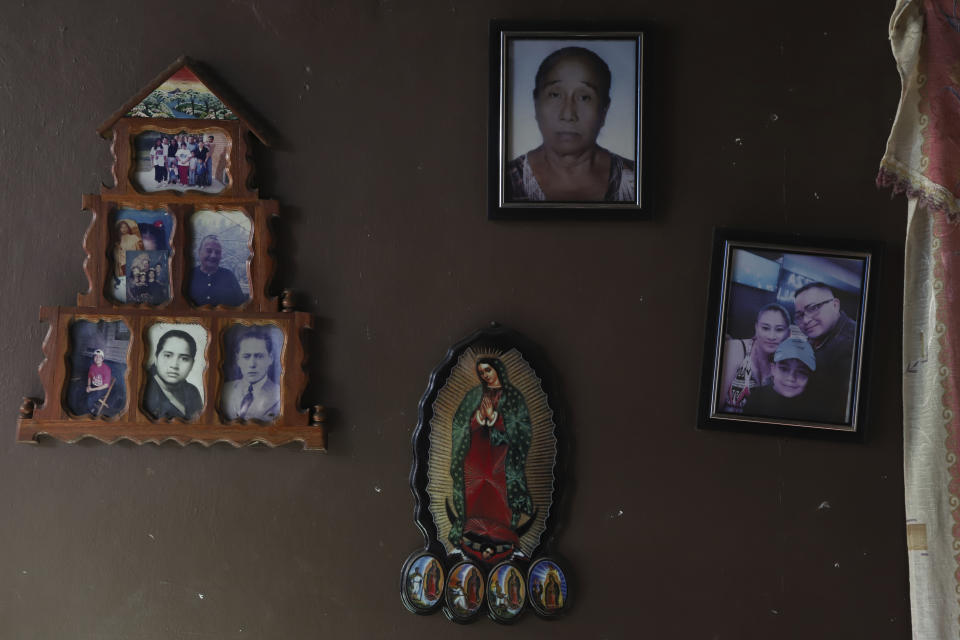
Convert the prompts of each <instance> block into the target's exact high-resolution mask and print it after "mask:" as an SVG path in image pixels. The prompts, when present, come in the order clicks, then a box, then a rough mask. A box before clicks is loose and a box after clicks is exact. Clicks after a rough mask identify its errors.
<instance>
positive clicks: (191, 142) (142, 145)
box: [132, 130, 229, 193]
mask: <svg viewBox="0 0 960 640" xmlns="http://www.w3.org/2000/svg"><path fill="white" fill-rule="evenodd" d="M228 146H229V142H228V138H227V136H226V134H224V133H223V132H222V131H220V130H203V131H186V130H183V131H180V132H179V133H176V134H173V133H163V132H161V131H144V132H143V133H141V134H139V135H137V136H136V138H135V139H134V144H133V148H134V153H135V154H136V157H135V158H134V173H133V176H132V177H133V180H132V182H133V184H134V186H135V187H136V188H137V189H138V190H139V191H142V192H145V193H153V192H155V191H166V190H174V191H186V190H188V189H195V190H199V191H203V192H205V193H220V192H221V191H223V190H224V189H225V188H226V186H227V183H228V182H229V178H227V175H226V173H227V172H226V157H227V147H228Z"/></svg>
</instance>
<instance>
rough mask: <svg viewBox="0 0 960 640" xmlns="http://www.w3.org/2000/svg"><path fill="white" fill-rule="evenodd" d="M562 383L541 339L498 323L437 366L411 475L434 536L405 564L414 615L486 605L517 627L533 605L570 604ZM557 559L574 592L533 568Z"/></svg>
mask: <svg viewBox="0 0 960 640" xmlns="http://www.w3.org/2000/svg"><path fill="white" fill-rule="evenodd" d="M555 388H556V383H555V382H554V381H553V379H552V377H551V370H550V368H549V367H547V366H546V364H545V361H544V358H543V356H542V354H541V353H540V352H539V350H538V349H537V347H536V346H535V345H533V344H532V343H530V342H529V341H528V340H526V339H525V338H523V337H522V336H520V335H519V334H517V333H515V332H513V331H510V330H508V329H506V328H504V327H500V326H499V325H494V326H491V327H490V328H488V329H484V330H481V331H478V332H477V333H475V334H473V335H472V336H470V337H468V338H466V339H465V340H463V341H461V342H460V343H458V344H456V345H454V346H453V347H451V348H450V350H449V351H448V352H447V356H446V358H445V359H444V361H443V362H442V363H441V364H440V365H439V366H438V367H437V368H436V369H435V370H434V371H433V374H432V375H431V376H430V383H429V385H428V388H427V391H426V393H425V394H424V396H423V398H422V399H421V401H420V409H419V414H418V415H419V418H418V424H417V428H416V430H415V432H414V441H413V446H414V464H413V469H412V471H411V476H410V482H411V487H412V489H413V493H414V495H415V496H416V509H415V514H416V523H417V526H418V527H419V528H420V530H421V532H422V533H423V534H424V538H425V543H426V544H425V548H424V549H421V550H418V551H416V552H414V553H413V554H411V555H410V557H409V558H408V560H407V562H406V563H405V564H404V567H403V569H402V578H401V598H402V600H403V603H404V605H405V606H406V607H407V608H408V609H409V610H410V611H412V612H414V613H419V614H426V613H432V612H433V611H436V610H438V609H440V608H441V607H442V608H443V611H444V614H445V615H446V616H447V617H448V618H449V619H451V620H453V621H454V622H470V621H472V620H473V619H475V618H476V617H477V616H478V615H480V613H481V612H483V611H486V613H487V615H488V616H489V617H491V618H493V619H494V620H496V621H497V622H500V623H504V624H510V623H512V622H515V621H516V619H517V618H518V617H519V616H520V615H521V614H522V613H523V612H524V611H525V610H528V609H530V610H533V611H534V612H536V613H537V614H538V615H541V616H544V617H553V616H556V615H559V614H561V613H563V612H564V611H565V610H566V606H567V605H566V603H567V600H566V597H565V594H566V591H565V590H566V577H565V573H564V570H563V569H562V563H559V561H557V559H556V557H555V556H553V555H552V554H549V553H548V550H549V549H550V548H551V546H552V539H551V522H550V514H551V511H552V510H553V509H554V507H555V505H556V492H557V488H558V486H557V485H558V478H557V473H556V469H557V468H559V460H560V458H561V457H562V448H561V447H560V446H559V444H560V441H561V436H560V434H559V425H560V424H561V423H562V417H563V412H562V411H561V410H560V406H558V405H559V396H558V395H557V393H556V392H555ZM548 557H549V558H550V562H551V564H552V566H553V567H554V568H555V570H554V573H555V574H556V579H557V580H558V581H559V580H560V579H562V580H563V585H564V596H563V597H560V596H559V593H558V592H556V590H555V589H553V588H552V586H551V589H550V592H549V594H548V595H544V591H543V589H542V588H541V587H542V586H543V582H542V577H543V576H541V575H540V573H536V572H533V573H531V568H532V567H534V566H537V563H538V562H540V561H542V560H544V559H546V558H548ZM534 579H536V581H537V582H536V583H535V584H534V583H529V584H528V580H534ZM550 584H551V585H553V582H551V583H550ZM557 584H559V582H557ZM541 596H542V597H543V598H544V599H542V600H541V601H539V603H534V602H532V601H531V600H532V599H534V598H538V597H541ZM538 604H539V605H543V606H538Z"/></svg>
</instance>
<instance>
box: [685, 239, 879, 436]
mask: <svg viewBox="0 0 960 640" xmlns="http://www.w3.org/2000/svg"><path fill="white" fill-rule="evenodd" d="M878 254H879V250H878V248H877V247H876V246H874V245H871V244H870V243H866V242H862V241H848V240H835V239H830V240H822V239H807V240H803V239H797V238H796V237H776V236H765V235H759V234H751V233H744V232H737V231H731V230H718V231H717V232H716V239H715V244H714V258H713V271H712V275H711V282H710V296H709V307H708V314H709V316H708V322H707V337H706V343H705V347H704V363H703V378H702V383H701V398H700V426H701V427H703V428H738V429H743V428H746V429H770V428H772V429H776V430H783V429H787V430H791V431H793V432H795V433H801V432H806V433H821V434H836V435H838V436H839V437H857V438H859V437H861V436H862V432H863V425H864V424H865V420H864V416H865V411H866V397H867V394H866V389H867V379H868V377H869V371H870V369H869V366H868V355H869V353H868V352H869V349H868V347H869V340H868V339H869V333H870V332H869V328H870V325H871V324H872V321H873V311H872V310H873V308H874V306H875V299H876V286H875V285H874V279H875V274H876V270H877V263H878V260H879V255H878ZM844 434H845V435H844Z"/></svg>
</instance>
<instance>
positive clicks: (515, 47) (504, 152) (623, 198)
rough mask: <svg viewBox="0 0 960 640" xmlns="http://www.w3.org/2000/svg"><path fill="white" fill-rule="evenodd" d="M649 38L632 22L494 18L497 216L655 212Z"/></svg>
mask: <svg viewBox="0 0 960 640" xmlns="http://www.w3.org/2000/svg"><path fill="white" fill-rule="evenodd" d="M644 43H645V32H644V31H643V30H642V29H640V28H630V26H629V25H626V26H625V25H616V26H615V27H609V28H608V27H604V26H603V25H588V26H584V25H550V26H544V25H542V24H541V25H536V24H520V23H505V22H497V21H494V22H492V23H491V26H490V144H489V153H490V161H489V215H490V218H492V219H518V218H553V217H578V218H587V219H591V218H635V217H645V216H647V215H649V213H650V201H649V194H648V193H647V191H648V190H647V188H646V187H647V185H648V181H647V180H646V179H645V177H646V171H645V164H644V161H643V159H644V131H643V122H644V118H643V112H644V109H643V102H644V99H643V97H644V91H643V85H644V62H645V54H644Z"/></svg>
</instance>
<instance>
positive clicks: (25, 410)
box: [20, 398, 37, 420]
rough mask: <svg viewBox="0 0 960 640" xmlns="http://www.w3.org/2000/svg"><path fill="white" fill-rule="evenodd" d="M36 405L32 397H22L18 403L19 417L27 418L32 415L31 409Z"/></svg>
mask: <svg viewBox="0 0 960 640" xmlns="http://www.w3.org/2000/svg"><path fill="white" fill-rule="evenodd" d="M36 407H37V401H36V400H34V399H33V398H24V399H23V402H22V403H20V418H21V419H23V420H29V419H31V418H32V417H33V410H34V409H35V408H36Z"/></svg>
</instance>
